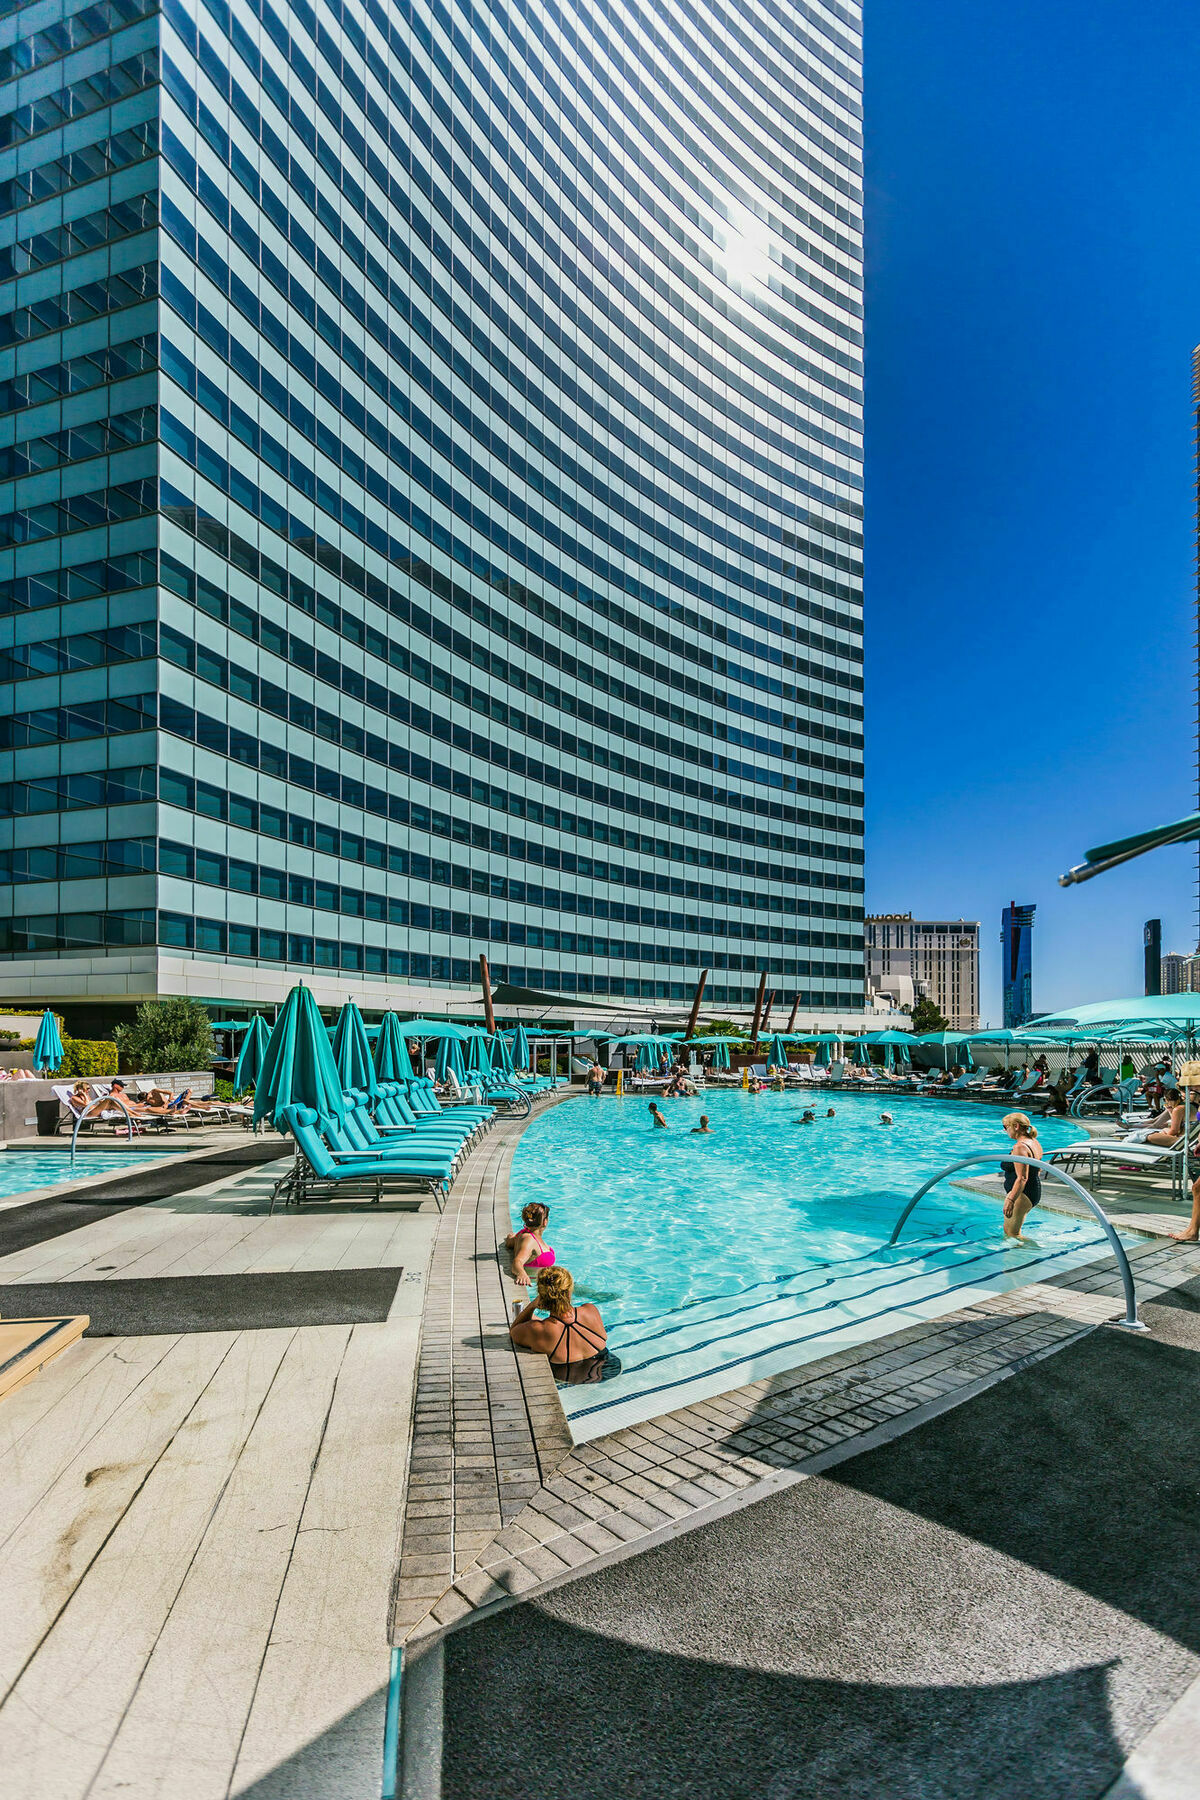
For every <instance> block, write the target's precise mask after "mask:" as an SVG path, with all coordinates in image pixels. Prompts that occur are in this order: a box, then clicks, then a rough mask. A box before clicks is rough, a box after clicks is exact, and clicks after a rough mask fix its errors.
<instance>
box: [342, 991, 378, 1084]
mask: <svg viewBox="0 0 1200 1800" xmlns="http://www.w3.org/2000/svg"><path fill="white" fill-rule="evenodd" d="M333 1060H334V1062H335V1063H336V1064H337V1072H338V1074H339V1075H340V1076H341V1078H342V1086H343V1088H346V1089H349V1088H364V1089H365V1090H366V1092H367V1094H368V1096H369V1097H370V1098H371V1099H372V1100H373V1099H374V1098H375V1096H376V1095H377V1094H378V1092H379V1077H378V1076H377V1075H376V1073H375V1063H374V1060H373V1059H372V1056H371V1045H370V1042H369V1041H368V1038H367V1027H366V1024H365V1023H364V1020H363V1016H362V1014H361V1013H360V1012H359V1010H358V1008H357V1006H356V1005H355V1004H354V1002H353V1000H347V1002H346V1004H345V1005H344V1006H343V1008H342V1010H341V1012H340V1013H339V1014H338V1021H337V1027H336V1029H335V1031H334V1034H333Z"/></svg>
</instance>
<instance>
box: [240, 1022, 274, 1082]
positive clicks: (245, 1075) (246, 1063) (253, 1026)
mask: <svg viewBox="0 0 1200 1800" xmlns="http://www.w3.org/2000/svg"><path fill="white" fill-rule="evenodd" d="M270 1037H271V1034H270V1032H269V1031H268V1029H267V1021H266V1020H265V1019H264V1018H263V1016H262V1014H261V1013H255V1015H254V1017H253V1018H252V1019H251V1021H250V1025H249V1028H248V1029H247V1032H246V1036H245V1039H244V1041H243V1043H242V1048H241V1054H240V1055H239V1056H238V1059H237V1068H236V1069H235V1070H234V1071H233V1089H234V1092H235V1093H236V1094H244V1093H245V1091H246V1089H247V1088H252V1087H257V1086H258V1077H259V1074H260V1072H261V1070H262V1064H263V1057H264V1056H265V1055H266V1053H267V1045H268V1043H269V1042H270Z"/></svg>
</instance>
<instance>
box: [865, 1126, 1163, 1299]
mask: <svg viewBox="0 0 1200 1800" xmlns="http://www.w3.org/2000/svg"><path fill="white" fill-rule="evenodd" d="M995 1161H996V1151H995V1150H994V1149H992V1150H977V1151H976V1152H975V1154H974V1155H973V1156H964V1157H963V1158H962V1159H961V1161H959V1162H953V1163H949V1164H948V1165H947V1166H946V1168H944V1169H939V1170H938V1172H937V1174H936V1175H931V1176H930V1177H929V1180H928V1181H927V1182H925V1184H924V1186H923V1187H919V1188H918V1189H917V1191H916V1193H915V1194H914V1195H913V1197H912V1199H911V1200H910V1201H909V1203H908V1205H907V1206H906V1207H905V1208H904V1211H903V1212H902V1213H901V1214H900V1217H899V1218H898V1219H897V1220H896V1225H895V1229H894V1230H893V1232H892V1235H891V1237H890V1238H889V1239H888V1244H889V1246H890V1245H892V1244H894V1243H896V1242H897V1240H898V1239H899V1236H900V1233H901V1232H902V1231H903V1230H904V1225H905V1221H906V1220H907V1218H908V1215H909V1214H910V1213H911V1212H912V1210H913V1208H914V1206H916V1204H917V1202H918V1201H919V1200H923V1199H924V1198H925V1196H926V1194H927V1193H928V1192H929V1190H930V1188H932V1187H936V1186H937V1184H938V1182H939V1181H944V1180H945V1179H946V1177H947V1175H954V1174H956V1173H957V1171H958V1170H959V1169H969V1168H970V1167H971V1165H972V1164H973V1163H994V1162H995ZM1005 1161H1006V1162H1011V1163H1024V1164H1025V1166H1026V1168H1029V1169H1037V1170H1038V1171H1039V1173H1040V1174H1042V1175H1053V1176H1054V1177H1055V1179H1056V1180H1058V1181H1061V1182H1062V1183H1063V1185H1064V1186H1065V1187H1068V1188H1070V1190H1071V1192H1072V1193H1073V1194H1078V1196H1079V1198H1080V1199H1081V1200H1082V1201H1083V1202H1084V1204H1085V1206H1086V1207H1087V1208H1088V1210H1089V1212H1091V1213H1093V1214H1094V1215H1095V1217H1096V1219H1097V1220H1098V1221H1099V1223H1100V1225H1101V1226H1102V1227H1103V1229H1104V1235H1105V1237H1106V1238H1107V1239H1108V1242H1109V1245H1110V1247H1111V1249H1112V1253H1113V1255H1114V1256H1115V1257H1116V1259H1117V1267H1118V1269H1119V1270H1120V1272H1121V1284H1122V1286H1123V1287H1124V1289H1125V1317H1124V1318H1123V1319H1115V1320H1114V1321H1113V1323H1114V1324H1116V1325H1120V1326H1122V1327H1123V1328H1124V1329H1125V1330H1126V1331H1149V1329H1150V1327H1149V1326H1148V1325H1143V1324H1142V1321H1141V1320H1140V1319H1139V1318H1138V1310H1137V1291H1136V1289H1135V1288H1134V1285H1133V1270H1132V1269H1131V1268H1130V1267H1129V1258H1128V1257H1127V1256H1126V1254H1125V1246H1124V1244H1123V1243H1122V1242H1121V1240H1120V1238H1119V1237H1118V1236H1117V1233H1116V1230H1115V1229H1114V1227H1113V1224H1112V1221H1111V1219H1110V1218H1109V1216H1108V1214H1107V1213H1106V1212H1105V1210H1104V1208H1103V1207H1102V1206H1101V1205H1100V1202H1099V1201H1098V1200H1096V1199H1094V1198H1093V1196H1092V1195H1091V1194H1089V1193H1088V1191H1087V1189H1086V1188H1085V1187H1083V1186H1082V1185H1081V1184H1080V1183H1079V1182H1078V1181H1076V1180H1075V1177H1074V1176H1073V1175H1068V1174H1067V1173H1066V1171H1065V1170H1063V1169H1057V1168H1055V1166H1054V1164H1053V1163H1046V1162H1042V1161H1041V1160H1040V1159H1039V1158H1037V1157H1034V1156H1008V1157H1006V1158H1005Z"/></svg>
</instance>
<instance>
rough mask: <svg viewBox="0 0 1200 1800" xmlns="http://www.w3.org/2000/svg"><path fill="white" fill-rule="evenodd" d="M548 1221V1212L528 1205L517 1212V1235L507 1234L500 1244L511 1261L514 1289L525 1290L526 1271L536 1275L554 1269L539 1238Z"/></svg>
mask: <svg viewBox="0 0 1200 1800" xmlns="http://www.w3.org/2000/svg"><path fill="white" fill-rule="evenodd" d="M549 1220H550V1208H549V1207H548V1206H543V1205H542V1203H541V1202H540V1201H537V1200H534V1201H531V1202H530V1204H529V1205H528V1206H524V1207H522V1208H521V1229H520V1231H514V1232H512V1233H510V1235H509V1236H508V1237H506V1238H505V1240H504V1248H505V1249H506V1250H507V1251H508V1252H509V1254H510V1255H511V1257H512V1278H513V1280H514V1281H515V1282H516V1284H517V1286H518V1287H528V1286H529V1276H528V1274H527V1273H526V1271H527V1270H528V1269H532V1270H533V1271H534V1272H535V1273H537V1272H538V1271H539V1270H541V1269H549V1268H552V1267H553V1266H554V1252H553V1250H552V1249H551V1248H550V1246H549V1244H547V1243H546V1242H544V1240H543V1238H542V1235H541V1234H542V1232H543V1231H545V1229H546V1226H547V1224H548V1223H549Z"/></svg>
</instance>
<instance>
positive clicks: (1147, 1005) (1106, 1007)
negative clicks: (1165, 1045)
mask: <svg viewBox="0 0 1200 1800" xmlns="http://www.w3.org/2000/svg"><path fill="white" fill-rule="evenodd" d="M1189 1025H1190V1026H1191V1027H1192V1029H1193V1030H1197V1031H1200V994H1194V993H1188V994H1136V995H1134V996H1132V997H1131V998H1129V999H1124V1000H1092V1001H1089V1002H1087V1004H1086V1005H1082V1006H1071V1007H1065V1008H1064V1009H1063V1010H1062V1011H1061V1012H1056V1013H1048V1014H1046V1016H1045V1017H1044V1018H1041V1019H1032V1020H1031V1021H1030V1023H1029V1024H1028V1025H1027V1026H1023V1027H1022V1028H1021V1030H1020V1031H1019V1032H1018V1033H1017V1034H1016V1035H1015V1039H1014V1041H1015V1042H1018V1043H1019V1042H1020V1040H1021V1038H1022V1037H1024V1036H1026V1035H1027V1034H1028V1033H1029V1032H1034V1031H1050V1032H1053V1031H1055V1030H1057V1029H1058V1028H1059V1027H1060V1026H1061V1027H1066V1028H1067V1029H1071V1028H1078V1029H1081V1030H1082V1029H1085V1028H1090V1029H1091V1030H1093V1031H1100V1030H1104V1031H1107V1030H1110V1029H1117V1030H1120V1029H1124V1030H1132V1029H1133V1028H1135V1027H1143V1028H1146V1029H1149V1030H1151V1031H1152V1032H1153V1035H1154V1036H1156V1037H1157V1036H1161V1035H1162V1030H1161V1029H1160V1028H1165V1029H1166V1031H1168V1032H1169V1031H1170V1030H1171V1029H1173V1028H1174V1029H1176V1030H1178V1032H1179V1036H1180V1037H1181V1038H1184V1037H1186V1036H1187V1029H1188V1026H1189ZM994 1035H995V1034H994V1033H992V1032H989V1033H988V1034H987V1036H988V1037H989V1039H990V1038H992V1037H993V1036H994Z"/></svg>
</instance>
